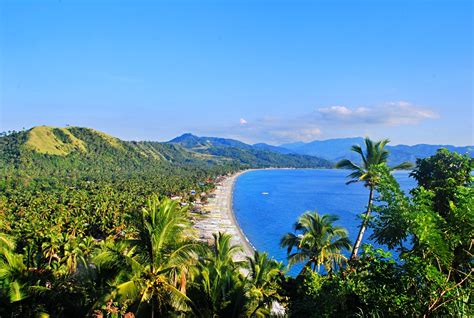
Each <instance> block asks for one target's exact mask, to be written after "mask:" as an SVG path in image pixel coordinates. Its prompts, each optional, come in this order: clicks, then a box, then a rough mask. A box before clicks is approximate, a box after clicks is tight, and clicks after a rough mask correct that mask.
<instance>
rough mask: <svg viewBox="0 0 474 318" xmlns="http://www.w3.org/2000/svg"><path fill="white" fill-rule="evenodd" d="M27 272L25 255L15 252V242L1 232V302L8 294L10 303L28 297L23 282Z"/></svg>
mask: <svg viewBox="0 0 474 318" xmlns="http://www.w3.org/2000/svg"><path fill="white" fill-rule="evenodd" d="M27 272H28V271H27V267H26V265H25V264H24V263H23V255H21V254H17V253H15V242H14V241H13V240H12V239H11V238H9V237H7V236H6V235H3V234H0V296H1V297H0V304H1V303H2V300H3V299H2V298H4V296H7V299H8V301H9V302H10V303H15V302H19V301H21V300H23V299H24V298H26V297H27V293H26V288H25V286H24V285H25V284H24V283H23V281H25V280H26V276H27ZM2 289H3V290H2Z"/></svg>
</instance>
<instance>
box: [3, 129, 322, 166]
mask: <svg viewBox="0 0 474 318" xmlns="http://www.w3.org/2000/svg"><path fill="white" fill-rule="evenodd" d="M237 143H239V142H237ZM242 145H245V144H243V143H240V144H232V143H231V144H228V145H219V146H216V147H207V148H205V147H200V148H199V147H190V145H188V144H186V143H184V144H181V143H160V142H147V141H140V142H135V141H123V140H120V139H118V138H115V137H112V136H110V135H107V134H105V133H102V132H99V131H96V130H93V129H90V128H80V127H67V128H55V127H48V126H38V127H34V128H32V129H30V130H27V131H21V132H14V133H10V134H8V135H5V136H3V137H0V164H1V165H2V166H10V167H11V166H18V165H20V164H22V165H25V164H34V165H35V166H36V167H38V166H40V167H44V168H45V169H47V170H51V169H52V168H53V167H57V168H58V169H62V170H65V171H68V170H71V171H72V170H75V169H81V170H86V171H91V170H92V171H100V172H101V174H102V173H105V174H113V173H122V172H127V171H135V170H137V169H138V170H147V169H148V168H150V166H163V165H173V166H182V167H185V166H198V167H209V166H233V167H237V166H238V167H240V168H245V167H252V168H259V167H329V166H330V163H329V162H328V161H326V160H323V159H319V158H316V157H312V156H305V155H285V154H280V153H275V152H271V151H267V150H258V149H253V148H252V147H251V146H249V148H248V149H245V147H242ZM198 148H199V149H198Z"/></svg>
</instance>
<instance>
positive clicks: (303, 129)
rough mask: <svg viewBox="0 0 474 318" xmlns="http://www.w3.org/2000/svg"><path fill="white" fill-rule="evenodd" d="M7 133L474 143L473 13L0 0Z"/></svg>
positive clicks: (429, 4)
mask: <svg viewBox="0 0 474 318" xmlns="http://www.w3.org/2000/svg"><path fill="white" fill-rule="evenodd" d="M0 14H1V16H0V54H1V55H0V67H1V68H0V85H1V86H0V131H6V130H12V129H15V130H20V129H22V128H23V127H25V128H29V127H31V126H35V125H42V124H45V125H54V126H65V125H67V124H69V125H77V126H86V127H93V128H95V129H98V130H102V131H105V132H107V133H110V134H112V135H115V136H118V137H120V138H123V139H127V140H131V139H133V140H167V139H171V138H173V137H174V136H176V135H179V134H181V133H184V132H193V133H195V134H198V135H213V136H222V137H232V138H237V139H241V140H243V141H247V142H262V141H263V142H269V143H272V144H279V143H285V142H292V141H298V140H303V141H308V140H314V139H328V138H336V137H348V136H364V135H369V136H371V137H373V138H390V139H391V140H392V142H393V144H398V143H406V144H415V143H450V144H456V145H466V144H473V143H474V141H473V139H474V137H473V121H474V119H473V96H472V95H473V25H472V20H473V7H472V2H471V1H467V0H466V1H461V0H459V1H457V0H454V1H453V0H449V1H412V0H410V1H401V0H399V1H389V0H386V1H355V0H351V1H349V0H348V1H337V0H334V1H298V0H293V1H290V0H288V1H270V0H267V1H263V0H261V1H259V0H254V1H244V0H242V1H205V0H201V1H180V0H175V1H105V0H102V1H100V0H99V1H86V0H83V1H67V0H62V1H39V0H35V1H21V0H20V1H10V0H0Z"/></svg>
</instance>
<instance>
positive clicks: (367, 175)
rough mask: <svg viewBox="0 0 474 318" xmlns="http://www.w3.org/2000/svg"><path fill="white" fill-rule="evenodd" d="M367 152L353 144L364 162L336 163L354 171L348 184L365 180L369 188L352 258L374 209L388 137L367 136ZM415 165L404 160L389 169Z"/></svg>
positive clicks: (357, 249) (385, 160)
mask: <svg viewBox="0 0 474 318" xmlns="http://www.w3.org/2000/svg"><path fill="white" fill-rule="evenodd" d="M364 142H365V152H364V150H362V147H361V146H359V145H354V146H352V148H351V150H352V151H354V152H355V153H357V154H359V155H360V158H361V161H362V164H361V165H358V164H355V163H354V162H352V161H350V160H348V159H343V160H341V161H339V162H338V163H337V164H336V168H343V169H349V170H352V173H351V174H349V175H348V176H347V177H348V178H351V180H349V181H348V182H347V183H346V184H351V183H354V182H363V183H364V186H366V187H367V188H369V201H368V203H367V210H366V212H365V215H364V216H363V221H362V224H361V226H360V229H359V234H358V235H357V239H356V241H355V242H354V247H353V248H352V253H351V257H350V259H351V260H352V259H355V258H356V257H357V253H358V251H359V248H360V245H361V243H362V238H363V237H364V232H365V229H366V228H367V223H368V222H369V217H370V212H371V211H372V204H373V200H374V191H375V189H376V187H377V185H378V184H379V182H380V178H381V173H382V169H381V167H383V166H386V163H387V159H388V155H389V152H388V150H387V149H385V146H386V145H387V144H388V143H389V140H388V139H384V140H380V141H376V142H374V141H372V140H371V139H370V138H368V137H367V138H365V140H364ZM412 166H413V165H412V164H411V163H409V162H404V163H402V164H399V165H397V166H395V167H389V168H388V169H389V171H392V170H397V169H409V168H411V167H412Z"/></svg>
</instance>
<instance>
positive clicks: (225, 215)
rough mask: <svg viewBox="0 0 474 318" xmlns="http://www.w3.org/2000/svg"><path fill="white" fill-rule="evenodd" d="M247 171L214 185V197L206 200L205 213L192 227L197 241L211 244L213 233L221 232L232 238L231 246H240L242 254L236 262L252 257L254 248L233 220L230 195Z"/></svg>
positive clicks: (235, 220) (234, 219)
mask: <svg viewBox="0 0 474 318" xmlns="http://www.w3.org/2000/svg"><path fill="white" fill-rule="evenodd" d="M247 171H249V170H245V171H240V172H238V173H235V174H233V175H231V176H228V177H225V179H223V180H222V181H221V182H219V183H218V184H217V185H216V188H215V190H214V191H213V192H212V193H213V194H214V197H211V198H209V199H208V203H207V204H206V205H205V206H204V210H205V211H206V212H207V213H206V214H205V215H204V216H203V217H202V218H200V219H197V220H196V222H195V225H194V227H195V228H196V229H197V231H198V233H199V234H198V235H199V239H200V240H202V241H205V242H212V240H213V237H212V234H213V233H218V232H223V233H227V234H230V235H231V236H232V241H231V242H232V244H233V245H240V246H242V248H243V250H244V252H243V253H240V254H239V255H237V257H236V260H243V259H245V257H246V256H250V257H252V256H253V254H254V251H255V249H254V247H253V246H252V244H251V243H250V241H249V240H248V239H247V237H246V236H245V234H244V233H243V231H242V229H241V228H240V226H239V224H238V222H237V219H236V218H235V215H234V211H233V208H232V194H233V191H234V185H235V181H236V180H237V178H238V177H239V176H240V175H242V174H243V173H245V172H247Z"/></svg>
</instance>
